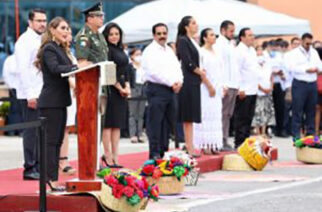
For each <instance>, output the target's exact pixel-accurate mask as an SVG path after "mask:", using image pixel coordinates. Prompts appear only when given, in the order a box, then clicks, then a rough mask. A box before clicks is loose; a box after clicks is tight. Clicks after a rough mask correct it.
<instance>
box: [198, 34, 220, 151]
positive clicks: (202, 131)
mask: <svg viewBox="0 0 322 212" xmlns="http://www.w3.org/2000/svg"><path fill="white" fill-rule="evenodd" d="M215 42H216V35H215V33H214V31H213V30H212V29H210V28H206V29H204V30H203V31H202V32H201V35H200V44H201V47H202V48H201V67H202V68H203V69H204V70H205V71H206V78H204V79H203V83H202V85H201V120H202V123H200V124H194V132H195V133H194V139H193V141H194V146H195V147H197V148H200V149H201V150H202V151H203V152H204V153H205V154H217V153H218V151H219V150H220V149H222V147H223V143H222V139H223V138H222V136H223V135H222V122H221V110H222V97H223V94H224V91H223V85H222V83H221V82H222V69H223V67H222V66H223V63H222V61H221V59H220V57H219V55H218V54H217V52H216V51H215V50H214V48H213V45H214V44H215Z"/></svg>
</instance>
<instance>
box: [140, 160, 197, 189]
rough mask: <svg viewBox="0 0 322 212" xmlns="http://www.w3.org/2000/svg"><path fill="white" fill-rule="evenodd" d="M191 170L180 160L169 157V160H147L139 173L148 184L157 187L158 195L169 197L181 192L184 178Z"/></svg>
mask: <svg viewBox="0 0 322 212" xmlns="http://www.w3.org/2000/svg"><path fill="white" fill-rule="evenodd" d="M191 169H192V167H191V166H189V165H188V164H186V163H185V162H184V161H183V160H181V159H180V158H178V157H171V158H170V159H169V160H166V159H157V160H147V161H146V162H145V163H144V165H143V167H142V169H141V170H139V173H140V175H142V176H144V177H146V178H147V181H148V182H149V183H150V184H152V185H153V184H155V185H157V186H158V187H159V192H160V194H163V195H169V194H179V193H182V192H183V190H184V185H185V181H184V177H185V176H187V175H188V174H189V172H190V170H191Z"/></svg>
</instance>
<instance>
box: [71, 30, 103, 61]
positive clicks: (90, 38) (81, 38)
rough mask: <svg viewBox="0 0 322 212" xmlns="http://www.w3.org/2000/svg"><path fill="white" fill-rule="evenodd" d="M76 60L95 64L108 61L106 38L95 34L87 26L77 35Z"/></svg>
mask: <svg viewBox="0 0 322 212" xmlns="http://www.w3.org/2000/svg"><path fill="white" fill-rule="evenodd" d="M75 42H76V46H75V47H76V48H75V49H76V58H77V59H78V60H79V59H85V60H88V61H90V62H93V63H98V62H102V61H106V60H108V47H107V44H106V41H105V39H104V36H103V35H102V34H101V33H99V32H97V33H95V32H93V31H92V30H91V29H90V28H89V27H88V26H87V25H85V26H84V27H83V28H82V29H81V30H80V31H79V32H78V33H77V35H76V38H75Z"/></svg>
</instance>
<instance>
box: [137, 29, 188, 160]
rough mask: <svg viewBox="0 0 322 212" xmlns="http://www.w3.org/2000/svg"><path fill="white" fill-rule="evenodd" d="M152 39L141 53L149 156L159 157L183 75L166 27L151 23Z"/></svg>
mask: <svg viewBox="0 0 322 212" xmlns="http://www.w3.org/2000/svg"><path fill="white" fill-rule="evenodd" d="M152 33H153V41H152V43H151V44H150V45H148V46H147V47H146V48H145V50H144V52H143V55H142V68H143V70H144V71H143V72H144V79H145V82H146V84H147V89H146V95H147V98H148V108H147V127H146V128H147V135H148V138H149V149H150V154H149V157H150V159H157V158H162V157H163V156H164V153H165V152H166V151H168V146H169V133H170V130H171V129H174V125H175V123H176V106H175V97H176V96H175V94H176V93H178V92H179V91H180V89H181V86H182V82H183V75H182V71H181V68H180V63H179V61H178V59H177V57H176V55H175V54H174V51H173V50H172V49H171V48H170V47H169V46H168V45H167V38H168V27H167V26H166V25H165V24H163V23H158V24H156V25H154V26H153V27H152Z"/></svg>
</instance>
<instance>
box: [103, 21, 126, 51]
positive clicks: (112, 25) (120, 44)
mask: <svg viewBox="0 0 322 212" xmlns="http://www.w3.org/2000/svg"><path fill="white" fill-rule="evenodd" d="M112 28H116V29H117V30H118V31H119V33H120V40H119V42H118V43H117V44H116V46H117V47H119V48H122V49H123V30H122V29H121V27H120V26H119V25H118V24H116V23H114V22H111V23H108V24H107V25H106V26H105V28H104V30H103V33H102V34H103V35H104V38H105V40H106V43H107V44H111V42H109V41H108V35H109V34H110V31H111V29H112Z"/></svg>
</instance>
